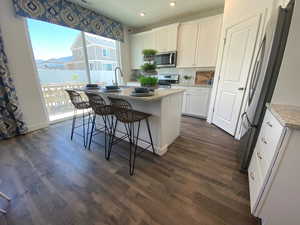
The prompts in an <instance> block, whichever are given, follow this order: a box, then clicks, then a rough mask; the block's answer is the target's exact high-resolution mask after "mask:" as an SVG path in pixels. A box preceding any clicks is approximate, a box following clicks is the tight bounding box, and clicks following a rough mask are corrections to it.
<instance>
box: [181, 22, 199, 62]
mask: <svg viewBox="0 0 300 225" xmlns="http://www.w3.org/2000/svg"><path fill="white" fill-rule="evenodd" d="M197 35H198V24H197V23H186V24H181V25H180V27H179V35H178V55H177V60H178V61H177V67H195V66H196V61H195V57H196V47H197Z"/></svg>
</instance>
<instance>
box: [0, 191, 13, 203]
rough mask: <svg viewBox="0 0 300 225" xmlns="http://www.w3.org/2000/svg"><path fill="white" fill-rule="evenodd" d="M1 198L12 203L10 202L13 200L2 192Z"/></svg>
mask: <svg viewBox="0 0 300 225" xmlns="http://www.w3.org/2000/svg"><path fill="white" fill-rule="evenodd" d="M0 197H2V198H4V199H6V200H7V201H10V200H11V199H10V198H9V197H8V196H7V195H5V194H4V193H2V192H0Z"/></svg>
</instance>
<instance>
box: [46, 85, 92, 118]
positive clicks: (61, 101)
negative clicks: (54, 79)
mask: <svg viewBox="0 0 300 225" xmlns="http://www.w3.org/2000/svg"><path fill="white" fill-rule="evenodd" d="M85 85H86V83H62V84H47V85H42V92H43V95H44V99H45V104H46V108H47V111H48V115H49V119H50V121H55V120H59V119H63V118H66V117H70V116H72V115H73V110H74V107H73V105H72V103H71V101H70V98H69V95H68V94H67V92H66V91H65V89H75V88H83V87H84V86H85ZM81 94H82V97H83V99H84V100H87V98H86V96H85V95H84V94H83V93H81Z"/></svg>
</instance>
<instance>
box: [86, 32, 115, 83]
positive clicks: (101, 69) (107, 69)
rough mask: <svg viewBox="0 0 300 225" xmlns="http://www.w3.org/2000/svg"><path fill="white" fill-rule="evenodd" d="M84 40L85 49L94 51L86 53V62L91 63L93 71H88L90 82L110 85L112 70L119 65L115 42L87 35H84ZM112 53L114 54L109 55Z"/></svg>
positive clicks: (112, 78) (113, 76)
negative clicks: (89, 48)
mask: <svg viewBox="0 0 300 225" xmlns="http://www.w3.org/2000/svg"><path fill="white" fill-rule="evenodd" d="M85 40H86V42H87V43H88V46H87V47H91V48H92V49H94V51H92V50H91V51H88V61H89V63H93V70H91V71H90V75H91V82H92V83H106V84H112V82H113V81H114V80H115V73H114V69H115V67H116V66H117V65H119V64H120V63H119V59H118V55H119V53H118V51H119V48H118V44H117V42H116V41H114V40H111V39H108V38H104V37H100V36H97V35H94V34H89V33H85ZM112 52H116V54H111V53H112ZM104 56H105V57H104ZM108 56H109V60H108V58H107V57H108Z"/></svg>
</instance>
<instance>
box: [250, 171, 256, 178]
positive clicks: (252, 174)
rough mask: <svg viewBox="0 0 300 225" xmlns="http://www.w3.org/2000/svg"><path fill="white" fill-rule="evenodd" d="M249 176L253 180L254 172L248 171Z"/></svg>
mask: <svg viewBox="0 0 300 225" xmlns="http://www.w3.org/2000/svg"><path fill="white" fill-rule="evenodd" d="M250 177H251V179H252V180H255V177H254V173H253V172H250Z"/></svg>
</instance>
